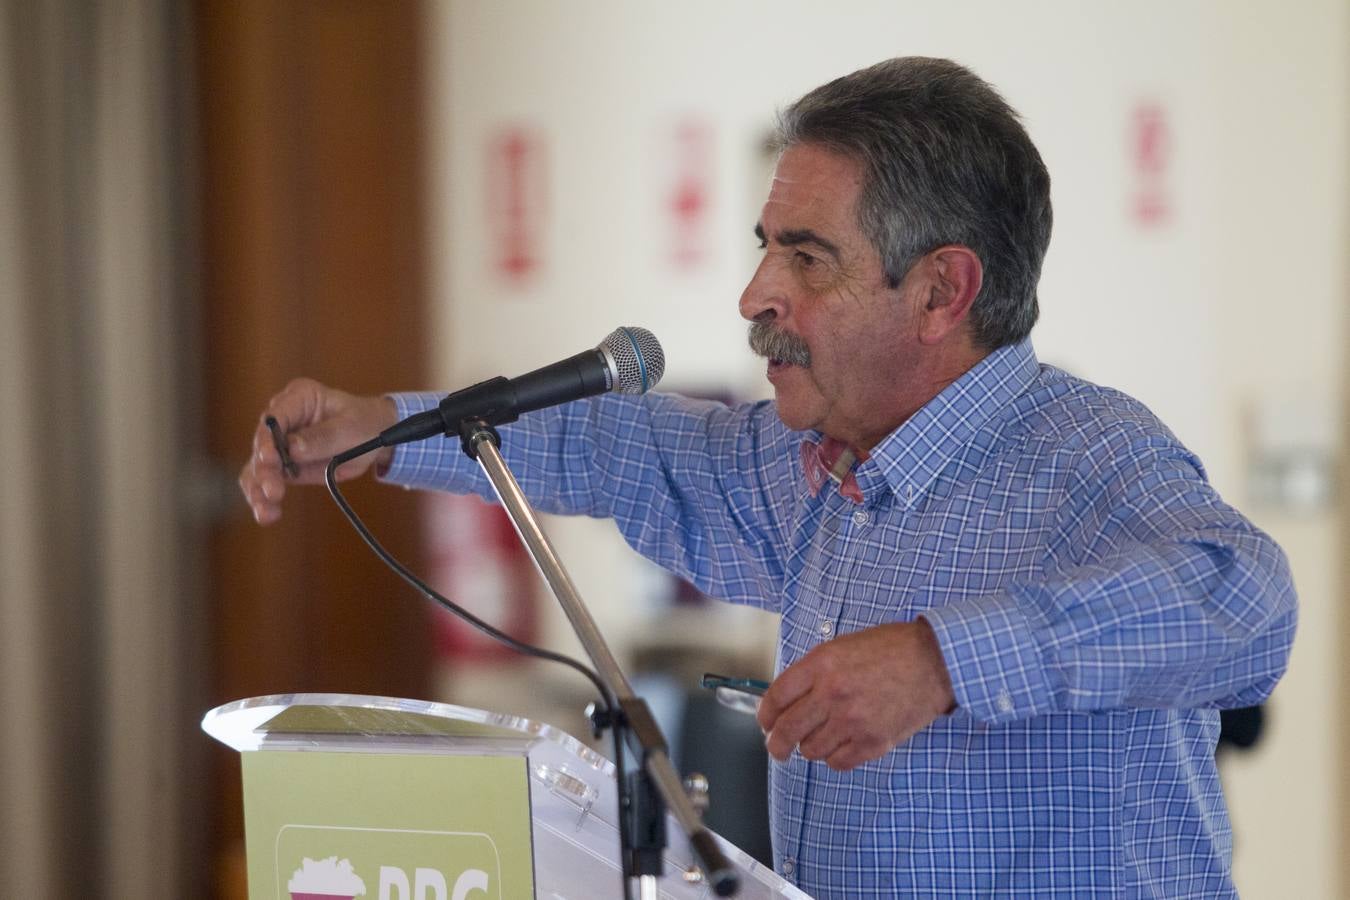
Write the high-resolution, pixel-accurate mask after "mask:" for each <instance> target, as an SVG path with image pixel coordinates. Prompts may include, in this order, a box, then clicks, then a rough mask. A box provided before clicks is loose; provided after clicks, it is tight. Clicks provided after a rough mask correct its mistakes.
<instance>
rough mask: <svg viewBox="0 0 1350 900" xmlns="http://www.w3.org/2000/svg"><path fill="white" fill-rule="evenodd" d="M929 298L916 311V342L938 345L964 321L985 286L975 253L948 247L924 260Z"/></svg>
mask: <svg viewBox="0 0 1350 900" xmlns="http://www.w3.org/2000/svg"><path fill="white" fill-rule="evenodd" d="M924 263H925V266H924V268H925V269H926V270H927V274H928V278H927V282H928V283H927V285H926V288H927V291H928V297H927V302H926V303H925V304H924V307H923V308H922V309H921V310H919V341H920V342H921V343H924V344H938V343H941V342H942V341H943V340H945V339H946V338H947V337H948V336H949V335H950V334H951V333H952V332H954V331H956V329H957V328H958V327H959V326H960V325H961V323H962V322H964V321H965V319H966V316H967V314H969V313H970V307H971V304H973V303H974V302H975V297H976V296H977V295H978V294H979V293H980V285H981V284H983V283H984V266H983V265H982V264H981V263H980V258H979V257H978V256H976V255H975V251H974V250H971V249H970V248H969V247H965V246H962V245H961V244H947V245H945V246H942V247H939V248H937V249H936V250H934V251H932V252H931V253H929V254H927V255H926V256H925V257H924Z"/></svg>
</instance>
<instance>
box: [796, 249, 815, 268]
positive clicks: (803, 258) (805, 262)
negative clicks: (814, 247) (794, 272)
mask: <svg viewBox="0 0 1350 900" xmlns="http://www.w3.org/2000/svg"><path fill="white" fill-rule="evenodd" d="M794 256H795V257H796V259H797V265H799V266H801V267H803V268H806V269H809V268H811V267H812V266H814V265H815V264H816V263H817V262H818V260H817V259H816V258H815V257H814V256H812V255H811V254H809V253H803V252H802V251H801V250H798V251H797V252H796V253H795V254H794Z"/></svg>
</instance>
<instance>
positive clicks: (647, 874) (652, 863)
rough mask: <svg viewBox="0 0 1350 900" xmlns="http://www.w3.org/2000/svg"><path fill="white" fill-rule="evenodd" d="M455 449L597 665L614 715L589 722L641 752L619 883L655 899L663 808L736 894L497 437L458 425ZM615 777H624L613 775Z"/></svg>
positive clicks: (655, 730) (474, 425)
mask: <svg viewBox="0 0 1350 900" xmlns="http://www.w3.org/2000/svg"><path fill="white" fill-rule="evenodd" d="M460 443H461V446H462V447H463V449H464V452H465V453H466V454H467V455H468V456H469V458H470V459H474V460H476V461H477V462H478V464H479V466H481V467H482V469H483V472H484V473H485V474H486V475H487V477H488V480H489V481H490V482H491V483H492V487H493V490H495V491H496V492H497V496H498V497H499V498H500V499H501V502H502V506H503V507H504V508H505V509H506V512H507V515H508V516H510V518H511V523H512V524H513V525H514V526H515V528H516V532H517V534H519V535H520V539H521V541H522V542H523V543H524V544H525V547H526V549H527V550H528V551H529V553H530V556H531V557H532V558H533V559H534V563H535V565H536V566H538V568H539V572H540V574H542V575H543V576H544V581H545V582H547V584H548V586H549V589H550V590H551V591H552V592H553V595H554V596H555V597H557V598H558V602H559V603H560V604H562V608H563V612H565V613H566V615H567V619H568V621H570V622H571V623H572V628H573V630H575V631H576V634H577V637H578V638H579V639H580V640H581V645H582V647H584V648H585V650H586V653H587V655H588V656H590V658H591V662H592V663H593V664H594V665H595V668H596V671H597V672H598V673H599V676H600V680H601V681H602V682H603V683H604V684H605V686H606V687H607V688H608V689H609V691H610V693H611V694H612V695H613V697H614V699H615V701H616V702H617V704H618V710H617V712H616V713H615V714H613V715H611V716H610V717H608V720H604V719H603V718H600V719H596V720H594V721H593V724H594V725H595V726H596V727H597V728H600V729H603V728H614V729H617V730H618V731H619V733H620V734H621V735H627V736H630V737H631V739H632V741H633V742H635V743H636V744H637V746H638V748H639V752H640V765H639V766H638V767H637V769H636V770H635V771H634V772H633V773H632V775H633V777H632V778H631V779H630V781H629V789H628V791H627V796H628V801H627V802H628V807H629V808H628V809H625V810H621V811H620V815H621V819H622V822H621V827H620V829H619V831H620V835H621V840H622V841H623V866H624V877H625V878H627V879H632V878H637V879H638V885H639V890H640V895H641V896H642V897H643V898H650V900H656V898H657V894H658V890H657V881H656V879H657V878H658V877H659V876H660V875H661V874H662V851H663V850H664V848H665V810H666V809H669V810H670V812H671V813H672V814H673V815H674V817H675V820H676V821H677V822H678V823H679V825H680V827H681V828H682V829H683V830H684V832H685V834H686V835H687V836H688V838H689V845H690V847H691V848H692V849H693V851H694V854H695V856H696V857H697V858H698V861H699V865H700V867H701V868H702V869H703V873H704V876H705V877H706V878H707V880H708V884H709V885H710V886H711V887H712V889H713V892H714V893H715V894H717V896H719V897H729V896H732V895H733V894H735V893H736V891H737V889H738V888H739V878H738V875H737V873H736V870H735V869H734V868H733V867H732V865H731V863H730V862H729V861H728V860H727V858H726V856H725V855H724V854H723V853H722V850H721V848H720V847H719V846H718V844H717V841H716V839H715V838H714V837H713V835H712V833H711V832H710V831H708V829H707V828H706V827H705V826H704V825H703V821H702V819H701V818H700V817H699V814H698V812H696V811H695V809H694V805H693V803H692V802H691V801H690V799H689V796H688V795H687V794H686V793H685V789H684V785H683V784H682V782H681V781H680V776H679V774H678V773H677V772H676V771H675V766H674V765H673V764H672V763H671V761H670V755H669V753H668V751H667V747H666V742H665V738H664V737H663V736H662V734H661V729H660V728H659V727H658V726H657V724H656V720H655V719H654V718H653V717H652V714H651V711H650V710H649V709H648V708H647V704H646V702H645V701H644V700H642V698H640V697H638V696H637V695H636V694H634V693H633V688H632V686H631V685H630V684H629V682H628V679H627V678H626V677H624V674H623V671H622V670H621V669H620V668H619V664H618V662H616V661H615V659H614V655H613V654H612V653H611V652H610V650H609V647H608V645H606V643H605V640H604V638H603V637H602V636H601V634H600V630H599V628H597V627H596V624H595V620H594V619H593V618H592V617H591V614H590V612H589V611H588V610H587V608H586V605H585V603H584V602H583V601H582V599H581V595H580V594H578V593H577V589H576V586H575V585H573V584H572V579H571V578H570V577H569V576H568V574H567V572H566V570H565V569H564V568H563V566H562V562H561V561H560V560H559V559H558V555H557V553H556V552H554V549H553V545H552V544H551V543H549V540H548V537H547V536H545V534H544V532H543V529H541V528H540V527H539V522H538V520H537V519H536V517H535V514H534V510H533V509H531V508H530V504H529V502H528V501H527V500H526V499H525V494H524V493H523V492H522V491H521V489H520V485H519V484H518V483H517V482H516V479H515V476H514V475H512V474H511V470H510V469H508V468H507V466H506V461H505V460H504V459H502V455H501V451H500V449H499V447H500V444H501V438H500V436H499V435H498V434H497V432H496V430H495V429H493V428H492V427H491V426H489V425H487V424H485V423H484V422H482V421H478V420H469V421H466V422H464V423H462V424H461V426H460ZM617 777H620V778H623V777H625V776H624V773H623V772H619V773H617Z"/></svg>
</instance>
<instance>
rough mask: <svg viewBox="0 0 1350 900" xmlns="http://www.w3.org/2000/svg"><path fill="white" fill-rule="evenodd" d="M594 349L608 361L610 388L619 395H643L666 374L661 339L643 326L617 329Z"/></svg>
mask: <svg viewBox="0 0 1350 900" xmlns="http://www.w3.org/2000/svg"><path fill="white" fill-rule="evenodd" d="M596 349H598V350H599V351H600V352H601V353H603V354H605V357H606V358H607V359H608V360H609V362H610V364H611V366H612V369H613V372H614V387H613V390H615V391H618V392H619V393H620V394H645V393H646V392H647V391H649V390H651V389H652V388H654V387H656V383H657V382H658V381H660V380H661V376H662V375H664V374H665V373H666V354H665V351H663V350H662V349H661V342H660V341H658V340H657V339H656V335H654V334H652V333H651V332H650V331H648V330H647V329H645V328H638V327H637V326H632V325H628V326H624V327H622V328H616V329H614V330H613V331H612V332H610V334H609V336H608V337H607V338H605V339H604V340H603V341H601V342H600V346H599V347H597V348H596Z"/></svg>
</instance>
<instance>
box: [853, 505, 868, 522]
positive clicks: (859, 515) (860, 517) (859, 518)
mask: <svg viewBox="0 0 1350 900" xmlns="http://www.w3.org/2000/svg"><path fill="white" fill-rule="evenodd" d="M870 521H872V514H871V513H869V512H868V511H867V510H865V509H859V510H854V512H853V524H854V525H866V524H867V523H868V522H870Z"/></svg>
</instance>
